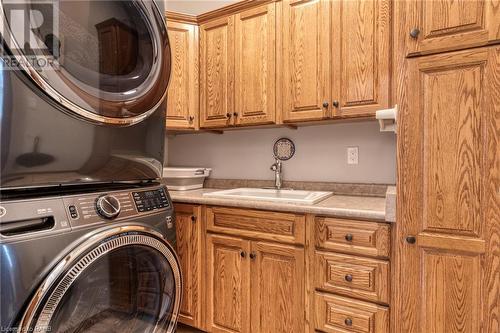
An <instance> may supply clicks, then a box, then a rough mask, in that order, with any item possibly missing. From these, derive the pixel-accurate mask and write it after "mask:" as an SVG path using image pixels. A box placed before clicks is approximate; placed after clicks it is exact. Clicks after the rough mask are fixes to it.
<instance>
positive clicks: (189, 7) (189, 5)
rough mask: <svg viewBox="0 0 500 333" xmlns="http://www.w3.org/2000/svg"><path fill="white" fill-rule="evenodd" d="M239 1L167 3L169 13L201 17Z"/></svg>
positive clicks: (210, 0) (188, 0)
mask: <svg viewBox="0 0 500 333" xmlns="http://www.w3.org/2000/svg"><path fill="white" fill-rule="evenodd" d="M238 1H239V0H194V1H193V0H173V1H170V0H166V1H165V3H166V8H167V10H169V11H173V12H178V13H184V14H191V15H200V14H203V13H206V12H209V11H211V10H214V9H217V8H221V7H224V6H227V5H230V4H232V3H235V2H238Z"/></svg>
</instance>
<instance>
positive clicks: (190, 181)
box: [163, 167, 212, 191]
mask: <svg viewBox="0 0 500 333" xmlns="http://www.w3.org/2000/svg"><path fill="white" fill-rule="evenodd" d="M210 171H212V169H210V168H192V167H189V168H178V167H175V168H173V167H166V168H163V179H164V180H165V182H166V184H167V187H168V189H169V190H174V191H186V190H195V189H199V188H203V182H204V181H205V178H206V177H208V176H209V175H210Z"/></svg>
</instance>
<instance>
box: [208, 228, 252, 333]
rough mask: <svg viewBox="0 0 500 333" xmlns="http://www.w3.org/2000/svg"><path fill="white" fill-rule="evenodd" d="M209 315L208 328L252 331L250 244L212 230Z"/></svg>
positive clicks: (209, 266) (215, 330)
mask: <svg viewBox="0 0 500 333" xmlns="http://www.w3.org/2000/svg"><path fill="white" fill-rule="evenodd" d="M207 245H208V254H207V269H208V275H207V276H208V290H207V292H208V295H207V311H208V313H207V316H208V331H209V332H228V333H229V332H231V333H248V332H250V284H249V282H250V281H249V279H250V260H249V259H248V252H249V249H250V244H249V242H248V241H246V240H243V239H241V238H234V237H227V236H219V235H212V234H209V235H208V236H207Z"/></svg>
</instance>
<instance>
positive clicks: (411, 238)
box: [406, 236, 417, 244]
mask: <svg viewBox="0 0 500 333" xmlns="http://www.w3.org/2000/svg"><path fill="white" fill-rule="evenodd" d="M406 242H407V243H408V244H415V243H416V242H417V238H416V237H415V236H407V237H406Z"/></svg>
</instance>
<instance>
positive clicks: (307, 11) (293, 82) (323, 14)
mask: <svg viewBox="0 0 500 333" xmlns="http://www.w3.org/2000/svg"><path fill="white" fill-rule="evenodd" d="M281 6H282V15H283V20H282V22H283V24H282V34H283V35H282V43H283V47H282V52H281V53H280V57H281V63H282V69H281V71H282V74H281V76H282V79H283V83H282V84H283V102H282V112H283V115H282V116H283V121H285V122H294V121H301V120H318V119H323V118H327V117H328V116H329V114H330V113H329V110H330V105H329V104H328V103H329V96H330V65H329V64H330V61H331V59H330V28H329V27H330V10H331V6H330V1H329V0H284V1H283V2H282V3H281ZM324 103H327V104H325V106H326V107H325V106H323V104H324Z"/></svg>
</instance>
